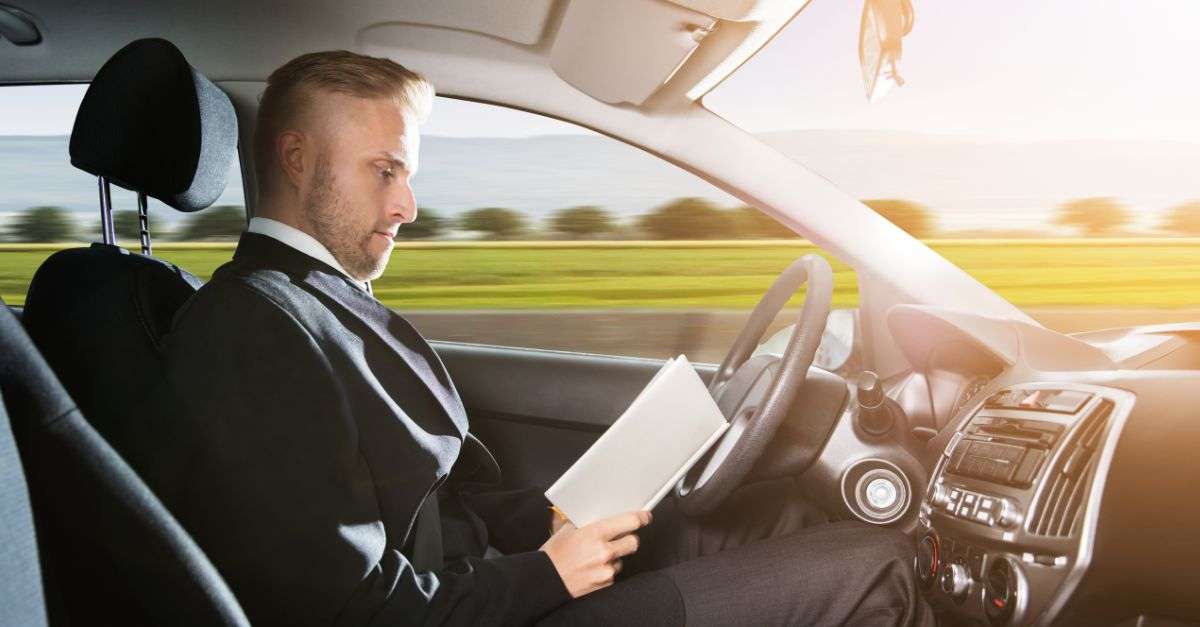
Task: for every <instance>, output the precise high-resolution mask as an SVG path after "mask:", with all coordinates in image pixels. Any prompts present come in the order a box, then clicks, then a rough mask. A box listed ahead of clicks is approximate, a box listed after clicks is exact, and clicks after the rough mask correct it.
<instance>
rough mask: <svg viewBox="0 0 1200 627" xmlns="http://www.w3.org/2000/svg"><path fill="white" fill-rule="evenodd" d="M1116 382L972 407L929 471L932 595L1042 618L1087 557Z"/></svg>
mask: <svg viewBox="0 0 1200 627" xmlns="http://www.w3.org/2000/svg"><path fill="white" fill-rule="evenodd" d="M1133 401H1134V399H1133V395H1132V394H1130V393H1129V392H1126V391H1123V390H1117V389H1112V388H1105V387H1099V386H1093V385H1083V384H1064V383H1031V384H1023V385H1015V386H1012V387H1008V388H1005V389H1002V390H1000V391H999V392H996V393H995V394H992V395H991V396H989V397H988V398H987V399H986V400H985V401H984V402H983V403H981V404H980V405H979V406H977V407H976V408H974V409H973V411H972V412H971V413H970V415H969V416H967V417H966V418H965V419H964V420H963V421H962V423H961V424H960V425H959V427H958V429H957V430H956V431H955V432H954V434H953V435H952V437H951V438H950V440H949V442H948V444H947V445H946V448H945V450H944V451H943V452H942V455H941V456H940V457H939V458H938V461H937V464H936V466H935V468H934V470H933V474H932V477H931V480H930V484H929V488H928V490H927V491H926V495H925V499H924V500H923V501H922V503H921V507H920V511H919V513H918V532H919V533H918V536H917V537H918V546H917V561H916V565H915V567H916V568H917V574H918V575H919V577H920V580H921V582H922V583H923V584H924V585H925V587H926V589H927V594H928V595H929V596H930V598H931V599H932V600H933V601H934V602H935V603H937V604H939V605H942V606H943V607H944V608H947V609H948V610H949V611H950V612H952V613H956V614H959V615H961V616H963V617H965V618H971V619H981V620H986V621H987V622H989V623H991V624H992V625H997V626H1000V625H1024V624H1048V623H1049V622H1050V621H1052V620H1053V619H1054V617H1055V615H1056V614H1057V613H1058V611H1059V610H1061V608H1062V606H1063V605H1064V604H1065V602H1066V600H1067V599H1068V598H1069V597H1070V595H1071V593H1072V592H1073V590H1074V589H1075V587H1076V586H1077V585H1078V583H1079V580H1080V578H1081V577H1082V576H1083V573H1084V571H1085V570H1086V568H1087V565H1088V563H1089V560H1090V558H1091V551H1092V543H1093V539H1094V535H1095V526H1096V518H1097V516H1098V515H1099V501H1100V496H1101V494H1102V493H1103V483H1104V477H1105V476H1106V474H1107V470H1108V466H1109V464H1110V462H1111V459H1112V455H1113V450H1114V448H1115V446H1116V440H1117V437H1118V436H1119V434H1120V431H1121V428H1122V426H1123V425H1124V420H1125V417H1126V416H1127V415H1128V413H1129V409H1130V408H1131V407H1132V405H1133Z"/></svg>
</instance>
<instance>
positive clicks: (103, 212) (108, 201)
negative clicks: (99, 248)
mask: <svg viewBox="0 0 1200 627" xmlns="http://www.w3.org/2000/svg"><path fill="white" fill-rule="evenodd" d="M99 179H100V237H101V239H102V240H103V242H104V243H105V244H116V243H117V232H116V230H115V229H114V228H113V217H112V194H111V192H110V190H109V187H108V177H107V176H101V177H99Z"/></svg>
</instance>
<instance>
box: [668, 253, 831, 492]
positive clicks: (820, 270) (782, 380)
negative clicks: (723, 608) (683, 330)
mask: <svg viewBox="0 0 1200 627" xmlns="http://www.w3.org/2000/svg"><path fill="white" fill-rule="evenodd" d="M806 280H807V281H808V293H807V294H805V297H804V306H803V307H802V308H801V309H800V317H799V319H798V320H797V321H796V330H795V332H793V333H792V338H791V340H789V341H788V344H787V348H786V349H785V350H784V353H783V358H782V359H780V360H778V362H776V360H775V358H774V357H771V356H759V357H754V358H753V359H751V355H752V354H753V353H754V349H755V348H757V347H758V344H759V342H760V341H761V340H762V336H763V334H764V333H765V332H766V330H767V327H768V326H770V324H771V322H772V321H774V320H775V316H776V314H778V313H779V310H780V309H782V308H783V306H784V305H785V304H786V303H787V302H788V301H789V300H791V298H792V295H793V294H795V292H796V290H797V289H799V288H800V286H801V285H804V282H805V281H806ZM832 298H833V269H832V268H830V267H829V263H828V262H827V261H825V260H824V259H823V258H821V257H820V256H818V255H805V256H803V257H801V258H799V259H797V260H796V261H794V262H792V265H790V266H788V267H787V269H786V270H784V271H783V273H781V274H780V275H779V277H778V278H777V279H775V282H774V283H773V284H772V285H771V288H770V289H768V290H767V293H766V294H763V297H762V300H760V301H758V305H756V306H755V307H754V311H753V312H751V314H750V319H749V320H747V321H746V325H745V326H744V327H742V330H741V331H740V332H739V333H738V336H737V339H736V340H734V342H733V346H732V347H730V349H729V353H728V354H727V355H725V359H724V360H722V362H721V366H720V368H718V370H717V372H716V374H715V375H714V376H713V379H712V382H710V383H709V386H708V390H709V392H710V393H712V395H713V398H714V399H715V400H716V401H717V406H718V407H720V408H721V412H722V413H723V414H724V415H725V419H726V420H729V421H730V423H731V424H730V425H729V428H728V429H726V430H725V433H724V435H722V436H721V439H720V440H718V441H717V442H716V444H715V445H714V446H713V447H712V448H710V449H709V451H708V452H707V453H706V454H705V455H704V457H702V458H701V459H700V461H699V462H697V463H696V465H694V466H692V468H691V469H690V470H689V471H688V472H687V473H685V474H684V476H683V477H682V478H681V479H680V480H679V483H677V484H675V500H676V504H677V505H678V507H679V510H680V511H681V512H683V513H684V514H686V515H689V516H698V515H701V514H705V513H707V512H710V511H712V510H713V509H714V508H716V507H717V506H718V505H720V504H721V502H723V501H724V500H725V498H726V497H728V496H729V494H730V493H731V492H733V490H734V489H735V488H737V487H738V486H739V485H741V483H742V481H743V480H745V478H746V475H747V474H749V472H750V469H751V468H752V467H753V466H754V462H756V461H758V458H759V457H760V456H761V455H762V453H763V451H764V450H765V449H766V447H767V444H769V443H770V442H771V439H772V438H774V437H775V432H776V431H777V430H778V429H779V425H780V424H782V423H783V421H784V419H785V418H786V417H787V414H788V408H789V407H790V406H791V404H792V400H793V399H794V398H795V396H796V392H797V390H799V389H800V388H801V387H803V386H804V382H805V380H806V379H807V378H808V369H809V367H810V366H812V362H813V356H814V355H815V354H816V352H817V346H818V345H820V343H821V334H822V333H824V331H825V321H826V320H827V319H828V317H829V303H830V300H831V299H832Z"/></svg>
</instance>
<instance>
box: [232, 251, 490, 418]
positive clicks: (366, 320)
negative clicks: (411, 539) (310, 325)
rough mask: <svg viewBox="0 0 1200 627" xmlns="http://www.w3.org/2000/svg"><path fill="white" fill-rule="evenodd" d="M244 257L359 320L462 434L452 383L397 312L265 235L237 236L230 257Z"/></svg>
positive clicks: (430, 350)
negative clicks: (269, 265) (270, 265)
mask: <svg viewBox="0 0 1200 627" xmlns="http://www.w3.org/2000/svg"><path fill="white" fill-rule="evenodd" d="M245 256H254V257H258V258H263V257H268V258H270V259H271V260H274V261H278V262H281V263H282V264H283V265H285V266H287V267H288V269H290V270H293V271H296V272H297V274H299V275H300V279H301V281H303V283H304V284H305V285H308V286H309V287H310V288H311V289H313V290H316V291H317V292H319V293H320V294H322V295H324V296H327V297H328V298H330V299H332V300H333V301H334V302H336V303H337V304H338V305H340V306H341V307H342V309H344V310H345V311H346V312H348V313H350V314H351V315H353V316H354V317H356V318H358V319H359V320H361V321H362V322H363V324H364V326H366V327H367V328H368V329H370V330H371V332H372V333H374V334H375V335H376V336H377V337H378V338H379V340H380V341H382V342H383V343H384V344H385V345H387V346H388V347H389V348H390V349H392V351H393V352H395V353H396V354H397V355H398V356H399V357H400V359H401V360H402V361H403V362H404V363H405V365H407V366H408V369H409V370H411V371H412V372H413V374H415V375H416V376H417V378H418V379H420V381H421V382H422V383H423V384H424V385H425V387H426V388H428V389H429V392H430V393H431V394H433V397H434V398H435V399H437V402H438V404H439V405H441V407H442V410H443V411H444V412H445V414H446V416H448V417H449V418H450V420H451V422H453V423H454V425H455V427H456V428H457V429H458V431H459V436H460V437H465V436H466V434H467V415H466V410H465V409H464V408H463V404H462V399H461V398H460V397H459V395H458V390H456V389H455V387H454V382H453V381H451V380H450V375H449V373H448V372H447V371H446V367H445V365H444V364H443V363H442V360H441V359H440V358H439V357H438V356H437V353H435V352H433V348H432V347H430V346H429V343H428V342H426V341H425V338H423V337H421V334H420V333H418V332H417V330H416V329H415V328H414V327H413V326H412V325H411V324H410V323H409V322H408V321H407V320H405V319H404V317H403V316H401V315H399V314H397V313H396V312H394V311H392V310H391V309H388V308H387V306H385V305H384V304H383V303H381V302H379V301H378V300H376V299H375V298H374V297H373V296H371V295H370V294H368V293H366V292H365V291H363V290H362V289H360V288H359V287H357V286H355V285H353V284H352V283H351V282H350V281H349V280H348V279H346V278H345V277H344V276H342V274H341V273H340V272H338V271H337V270H336V269H334V268H332V267H330V266H328V265H327V264H325V263H323V262H321V261H319V260H317V259H313V258H312V257H309V256H308V255H305V254H304V253H301V252H300V251H298V250H295V249H293V248H291V247H290V246H287V245H286V244H283V243H282V242H278V241H276V240H274V239H272V238H269V237H267V236H265V235H259V234H257V233H244V234H242V239H241V240H240V241H239V243H238V249H237V253H236V254H235V257H245Z"/></svg>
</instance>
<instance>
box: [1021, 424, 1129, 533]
mask: <svg viewBox="0 0 1200 627" xmlns="http://www.w3.org/2000/svg"><path fill="white" fill-rule="evenodd" d="M1112 411H1113V403H1112V401H1109V400H1103V401H1101V402H1100V404H1099V405H1097V406H1096V409H1095V410H1093V411H1092V413H1091V414H1090V415H1088V417H1087V418H1084V419H1083V421H1082V422H1081V423H1080V424H1079V426H1077V427H1076V428H1075V432H1074V433H1073V434H1072V437H1071V439H1070V440H1068V441H1067V442H1066V444H1064V445H1063V451H1062V454H1061V455H1059V457H1058V459H1057V460H1055V462H1054V466H1053V467H1052V468H1050V471H1049V472H1048V473H1046V480H1045V484H1044V487H1043V489H1042V493H1041V494H1040V495H1039V496H1038V500H1037V502H1036V503H1034V506H1033V515H1032V516H1031V517H1030V520H1029V532H1030V533H1033V534H1036V535H1040V536H1057V537H1067V536H1069V535H1071V532H1072V531H1073V530H1074V529H1075V523H1076V522H1078V520H1079V515H1080V512H1081V511H1083V504H1084V501H1085V500H1086V499H1087V493H1088V486H1089V485H1091V477H1092V474H1094V473H1093V470H1094V469H1095V467H1096V463H1097V461H1098V460H1099V459H1100V448H1101V445H1102V443H1103V441H1104V433H1105V432H1107V431H1108V422H1109V417H1110V416H1111V415H1112Z"/></svg>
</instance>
